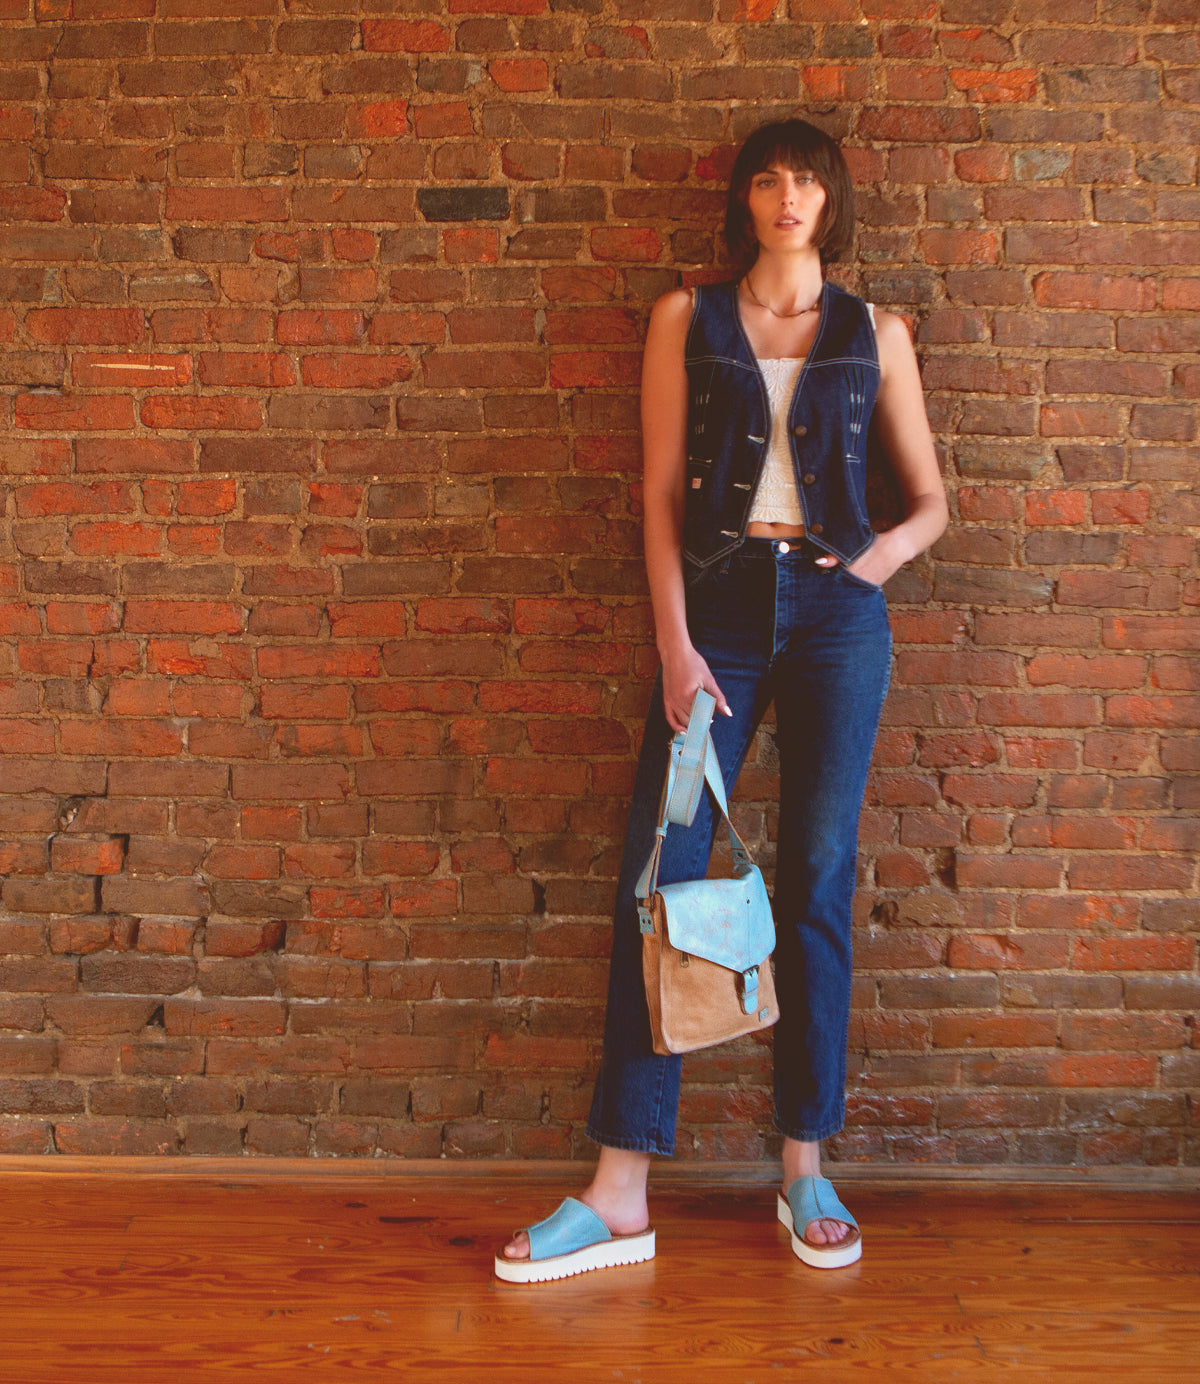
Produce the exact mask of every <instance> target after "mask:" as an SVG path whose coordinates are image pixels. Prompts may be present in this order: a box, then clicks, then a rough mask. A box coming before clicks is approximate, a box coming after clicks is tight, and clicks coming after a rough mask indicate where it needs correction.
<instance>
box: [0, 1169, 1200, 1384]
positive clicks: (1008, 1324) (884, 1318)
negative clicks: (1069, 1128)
mask: <svg viewBox="0 0 1200 1384" xmlns="http://www.w3.org/2000/svg"><path fill="white" fill-rule="evenodd" d="M562 1190H563V1189H562V1187H561V1186H552V1185H550V1184H549V1183H546V1184H545V1185H540V1184H538V1183H537V1182H536V1181H534V1180H531V1179H528V1178H525V1179H522V1180H520V1181H513V1182H508V1183H506V1182H503V1181H497V1180H493V1181H490V1182H489V1181H487V1180H481V1179H480V1178H479V1177H478V1176H475V1177H471V1178H462V1177H457V1178H456V1177H455V1176H454V1175H453V1174H448V1175H447V1176H446V1177H445V1178H444V1179H440V1180H439V1179H434V1178H430V1177H423V1178H422V1179H420V1180H419V1181H414V1182H411V1183H406V1182H405V1181H404V1180H403V1179H402V1178H397V1177H396V1176H395V1175H394V1174H392V1175H391V1176H389V1177H387V1178H380V1179H378V1180H376V1181H372V1180H370V1179H367V1178H364V1177H363V1176H362V1175H361V1174H358V1175H356V1176H355V1177H354V1178H353V1179H349V1178H348V1179H347V1180H346V1181H344V1182H338V1181H336V1180H330V1179H328V1178H324V1179H322V1180H321V1181H319V1182H316V1181H311V1180H310V1181H306V1180H305V1179H304V1178H303V1177H301V1176H296V1177H294V1178H290V1179H285V1178H279V1177H277V1176H274V1177H270V1178H265V1179H262V1180H256V1179H255V1177H254V1176H253V1174H252V1172H248V1173H247V1174H246V1175H245V1176H243V1177H239V1178H237V1179H232V1178H229V1177H223V1178H213V1179H211V1180H205V1179H200V1178H193V1179H188V1180H186V1181H183V1180H178V1179H167V1178H163V1179H142V1180H139V1179H137V1178H129V1177H121V1176H114V1177H102V1176H63V1175H61V1174H54V1173H48V1174H47V1175H46V1176H45V1177H37V1176H34V1175H31V1174H29V1173H23V1174H22V1175H21V1176H20V1177H10V1178H4V1177H2V1176H0V1342H2V1343H3V1345H2V1347H0V1384H182V1382H183V1381H187V1384H196V1382H198V1384H206V1382H207V1381H212V1382H213V1384H216V1381H221V1384H224V1382H225V1381H232V1380H233V1379H234V1378H238V1379H248V1380H253V1379H256V1378H259V1377H262V1378H265V1379H270V1380H288V1381H289V1384H290V1381H292V1380H296V1381H298V1382H299V1384H303V1381H304V1380H312V1381H313V1384H343V1381H345V1384H358V1381H361V1380H363V1379H365V1378H371V1379H375V1378H378V1379H381V1380H387V1379H392V1378H398V1377H399V1376H400V1375H402V1374H403V1376H404V1378H405V1380H406V1381H407V1380H414V1379H415V1380H418V1381H420V1380H423V1379H429V1380H438V1381H442V1380H445V1381H458V1380H464V1381H465V1380H470V1381H473V1382H474V1381H482V1380H484V1379H486V1380H487V1381H488V1384H517V1381H518V1380H520V1381H521V1384H529V1381H531V1380H533V1381H540V1380H542V1379H547V1380H552V1379H557V1377H558V1376H559V1375H560V1374H561V1373H562V1372H563V1371H564V1370H565V1369H566V1368H567V1367H568V1366H571V1367H572V1374H573V1377H574V1378H578V1379H580V1380H581V1381H584V1384H590V1381H593V1380H595V1381H608V1380H613V1381H619V1384H635V1381H639V1380H641V1381H644V1382H645V1384H768V1382H769V1381H777V1380H780V1379H785V1380H786V1379H789V1378H791V1377H792V1374H791V1373H789V1372H795V1377H796V1378H798V1379H799V1378H801V1374H800V1372H801V1371H802V1378H803V1381H804V1384H835V1381H836V1384H847V1381H856V1380H860V1379H865V1380H868V1381H884V1380H889V1381H890V1380H909V1379H911V1380H913V1381H914V1384H943V1382H944V1381H945V1382H947V1384H948V1382H949V1381H962V1382H963V1384H975V1381H977V1380H984V1381H986V1380H996V1381H1005V1382H1007V1381H1010V1380H1011V1381H1019V1384H1025V1381H1026V1380H1028V1381H1030V1384H1032V1381H1034V1380H1037V1381H1038V1384H1043V1381H1045V1380H1048V1379H1049V1380H1053V1381H1055V1384H1057V1382H1058V1381H1060V1380H1061V1381H1066V1382H1067V1384H1074V1381H1076V1380H1078V1381H1079V1384H1084V1382H1085V1381H1086V1382H1087V1384H1095V1375H1096V1373H1097V1372H1099V1371H1106V1370H1110V1369H1111V1367H1112V1363H1113V1361H1114V1360H1118V1359H1119V1361H1120V1378H1121V1382H1122V1384H1196V1380H1197V1372H1196V1370H1195V1366H1194V1361H1195V1360H1196V1359H1198V1358H1200V1207H1198V1206H1197V1204H1196V1199H1195V1198H1194V1197H1192V1196H1189V1195H1187V1194H1185V1193H1182V1192H1151V1193H1145V1194H1136V1193H1129V1194H1124V1193H1123V1194H1120V1195H1114V1194H1113V1193H1111V1192H1106V1194H1105V1196H1104V1197H1097V1196H1095V1195H1094V1194H1089V1191H1088V1189H1086V1188H1085V1189H1073V1188H1051V1189H1036V1188H1030V1187H1026V1186H1022V1187H1020V1188H1003V1187H995V1186H986V1187H978V1188H974V1187H968V1188H962V1187H957V1188H949V1189H947V1188H945V1187H922V1186H920V1185H912V1184H906V1185H904V1186H902V1187H889V1186H887V1185H882V1184H872V1185H862V1186H856V1187H854V1189H853V1199H852V1203H851V1204H852V1206H853V1208H854V1210H855V1213H856V1215H857V1216H858V1217H859V1220H860V1221H861V1223H862V1225H863V1228H864V1243H865V1251H864V1258H863V1260H862V1262H861V1263H860V1264H858V1265H855V1266H853V1267H852V1268H849V1269H846V1270H841V1271H837V1272H828V1273H821V1272H818V1271H814V1270H811V1269H808V1268H806V1267H805V1266H804V1265H802V1264H801V1263H800V1262H799V1261H798V1260H797V1259H796V1258H795V1256H794V1255H793V1254H792V1253H791V1250H790V1247H789V1243H788V1237H787V1234H786V1232H785V1231H784V1230H783V1229H782V1227H780V1226H779V1225H778V1224H777V1222H776V1221H775V1216H774V1195H775V1194H774V1190H773V1189H771V1188H768V1187H765V1186H761V1185H760V1186H754V1187H748V1188H737V1187H731V1186H728V1185H720V1186H716V1187H710V1188H706V1187H704V1186H703V1185H688V1186H677V1187H671V1186H666V1187H664V1188H663V1189H662V1190H660V1191H659V1193H658V1194H657V1195H656V1196H655V1198H654V1220H655V1225H656V1230H657V1233H658V1250H659V1252H658V1258H657V1259H655V1260H654V1261H653V1262H652V1263H649V1264H643V1265H636V1266H633V1267H631V1268H628V1269H621V1270H612V1271H608V1272H605V1273H600V1274H592V1275H586V1276H584V1277H581V1278H577V1279H570V1280H566V1281H564V1282H560V1283H554V1284H545V1285H539V1286H537V1287H532V1288H523V1287H520V1286H517V1285H511V1284H504V1283H499V1282H498V1281H497V1280H496V1279H495V1278H494V1277H493V1276H492V1273H491V1256H492V1253H493V1252H494V1250H495V1248H496V1246H497V1245H498V1244H499V1243H500V1242H501V1241H502V1240H503V1239H504V1237H505V1236H506V1235H507V1233H508V1232H509V1231H510V1230H511V1229H513V1228H514V1227H516V1226H518V1225H521V1224H526V1223H528V1222H529V1221H530V1220H531V1219H538V1218H540V1216H542V1215H544V1214H545V1213H546V1212H547V1211H548V1210H549V1209H551V1207H552V1206H553V1204H554V1202H555V1201H556V1200H557V1198H558V1197H559V1196H560V1195H561V1192H562Z"/></svg>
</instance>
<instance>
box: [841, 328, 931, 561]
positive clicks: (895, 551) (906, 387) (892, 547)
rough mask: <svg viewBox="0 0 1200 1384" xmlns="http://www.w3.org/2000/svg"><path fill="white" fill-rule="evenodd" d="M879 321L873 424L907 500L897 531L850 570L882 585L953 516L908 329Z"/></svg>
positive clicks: (882, 538) (881, 537) (889, 532)
mask: <svg viewBox="0 0 1200 1384" xmlns="http://www.w3.org/2000/svg"><path fill="white" fill-rule="evenodd" d="M877 321H878V327H877V330H876V340H877V342H878V345H879V367H880V381H879V394H878V396H877V398H876V400H875V424H876V427H877V429H878V432H879V440H880V441H881V442H882V443H883V448H884V451H885V452H886V453H887V456H888V460H889V462H890V463H891V466H892V470H893V472H894V473H895V475H896V480H897V482H898V484H899V486H900V493H901V495H902V496H903V498H904V508H905V515H904V518H903V520H901V522H900V523H899V524H897V525H896V526H895V528H892V529H888V530H887V531H886V532H885V533H881V534H880V535H879V536H878V538H876V540H875V542H874V543H873V544H872V545H871V546H870V548H868V549H867V551H866V552H865V553H864V554H863V555H862V557H860V558H858V559H857V560H856V561H855V562H854V563H853V564H852V565H851V569H850V570H851V571H853V572H854V574H855V575H856V576H860V577H863V578H865V579H866V580H867V581H871V582H875V583H876V584H877V585H880V586H882V585H883V583H884V582H885V581H887V579H888V578H889V577H890V576H891V575H892V574H893V573H894V572H896V571H898V570H899V569H900V568H901V567H903V566H904V564H905V563H906V562H908V561H910V560H911V559H912V558H914V557H916V556H917V554H918V553H923V552H924V551H925V549H926V548H928V547H929V546H930V545H931V544H933V543H935V542H936V541H937V540H938V539H939V538H940V537H941V535H942V534H943V533H944V532H945V529H946V525H947V523H948V522H949V519H950V511H949V508H948V507H947V504H946V492H945V488H944V487H943V485H942V474H941V471H940V469H939V467H938V461H937V454H936V452H935V451H934V448H933V436H932V434H931V433H930V431H929V419H928V418H927V416H926V414H925V398H924V395H923V394H922V392H921V375H920V372H919V371H918V369H917V357H916V352H915V351H914V350H913V345H912V339H911V338H910V337H909V334H908V326H907V324H906V323H905V322H904V319H903V318H901V317H898V316H896V314H895V313H891V312H880V313H878V314H877Z"/></svg>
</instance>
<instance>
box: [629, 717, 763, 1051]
mask: <svg viewBox="0 0 1200 1384" xmlns="http://www.w3.org/2000/svg"><path fill="white" fill-rule="evenodd" d="M715 708H716V702H715V701H714V699H713V698H712V697H711V696H710V695H709V694H708V693H707V692H704V691H698V692H697V693H696V698H695V701H694V702H693V704H692V711H691V715H690V717H689V720H688V728H687V730H686V731H685V732H681V733H680V734H678V735H676V736H675V738H674V740H673V741H672V742H671V752H670V757H669V759H668V762H667V774H666V781H665V783H664V784H663V795H662V805H661V807H660V809H659V823H658V828H657V830H656V832H655V837H654V847H653V849H652V850H651V852H650V858H649V859H648V860H647V861H646V867H645V869H644V870H643V871H642V874H641V878H640V879H639V880H638V883H637V887H636V888H637V901H638V920H639V922H640V925H641V931H642V972H643V976H644V979H645V983H646V1004H647V1008H648V1009H649V1011H650V1026H651V1029H652V1030H653V1034H654V1051H655V1052H657V1053H663V1054H666V1053H676V1052H691V1051H693V1050H694V1049H696V1048H706V1047H712V1046H713V1045H714V1044H717V1043H724V1042H727V1041H728V1040H729V1039H731V1038H737V1037H739V1036H740V1035H741V1034H743V1033H753V1032H754V1031H755V1030H757V1029H760V1028H767V1027H769V1026H770V1025H771V1024H773V1023H774V1022H775V1021H776V1019H778V1018H779V1006H778V1004H777V1003H776V999H775V982H774V978H773V976H772V974H771V960H770V958H771V952H772V951H773V950H774V947H775V922H774V919H773V918H772V916H771V901H770V899H769V898H768V897H767V889H766V885H765V884H764V883H763V877H762V874H761V873H760V871H759V869H758V866H757V865H755V863H754V861H753V860H752V859H751V858H750V852H749V851H748V850H747V849H746V845H745V843H744V842H743V841H742V838H741V837H740V836H739V835H738V834H737V831H736V829H735V828H734V825H733V823H732V822H731V821H730V820H729V805H728V803H727V802H726V798H725V783H724V780H723V779H722V777H721V767H720V764H719V763H718V762H717V753H716V750H715V749H714V747H713V743H712V736H711V735H710V734H709V726H710V725H711V723H712V717H713V711H714V710H715ZM705 784H707V785H708V788H709V791H710V792H711V793H712V795H713V799H714V801H715V802H716V805H717V807H718V809H719V810H720V813H721V816H722V817H723V818H724V821H725V825H726V827H727V828H728V829H729V843H730V846H731V847H732V849H733V875H732V877H731V878H729V879H696V880H685V881H682V882H681V883H678V884H664V885H663V886H662V888H661V889H660V888H657V887H656V886H657V883H658V865H659V860H660V858H661V855H662V847H663V841H664V839H665V837H666V834H667V829H668V827H669V826H670V825H671V824H675V825H677V826H681V827H690V826H691V824H692V822H693V820H694V819H695V816H696V809H697V807H698V806H699V804H700V795H701V793H703V791H704V786H705Z"/></svg>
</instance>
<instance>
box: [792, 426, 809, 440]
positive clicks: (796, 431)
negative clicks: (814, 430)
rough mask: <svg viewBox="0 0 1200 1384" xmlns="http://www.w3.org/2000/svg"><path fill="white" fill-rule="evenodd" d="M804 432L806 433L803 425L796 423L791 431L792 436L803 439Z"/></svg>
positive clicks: (806, 430)
mask: <svg viewBox="0 0 1200 1384" xmlns="http://www.w3.org/2000/svg"><path fill="white" fill-rule="evenodd" d="M806 432H808V429H807V428H806V427H805V426H804V424H803V423H797V424H796V426H795V427H794V428H793V429H792V436H793V437H803V436H804V434H805V433H806Z"/></svg>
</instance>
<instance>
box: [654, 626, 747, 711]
mask: <svg viewBox="0 0 1200 1384" xmlns="http://www.w3.org/2000/svg"><path fill="white" fill-rule="evenodd" d="M662 682H663V710H664V711H665V712H666V714H667V724H668V725H669V726H670V727H671V729H672V730H673V731H676V732H678V731H681V730H687V723H688V717H689V716H690V715H691V712H692V701H693V700H694V698H695V696H696V691H697V689H698V688H703V689H704V691H705V692H708V693H710V694H711V695H712V696H713V697H714V698H715V699H716V703H717V711H718V712H720V714H721V715H722V716H732V715H733V712H732V711H731V710H730V708H729V703H728V702H727V701H726V700H725V694H724V693H723V692H722V691H721V689H720V688H719V687H718V686H717V682H716V679H715V678H714V677H713V675H712V673H711V672H710V671H709V667H708V664H707V663H705V661H704V659H703V658H701V657H700V655H699V654H698V653H697V652H696V650H695V648H694V647H693V646H692V645H691V644H689V645H688V646H687V648H686V649H683V650H681V651H680V652H679V653H678V654H675V655H672V656H671V657H669V658H664V659H663V666H662Z"/></svg>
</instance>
